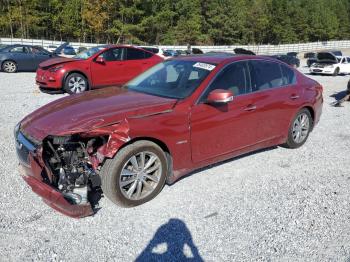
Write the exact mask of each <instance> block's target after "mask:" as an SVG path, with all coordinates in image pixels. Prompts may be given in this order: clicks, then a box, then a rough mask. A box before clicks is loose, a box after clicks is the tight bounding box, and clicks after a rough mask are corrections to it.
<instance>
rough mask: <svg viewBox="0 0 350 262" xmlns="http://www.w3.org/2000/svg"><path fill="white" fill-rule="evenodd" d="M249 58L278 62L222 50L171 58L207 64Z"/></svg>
mask: <svg viewBox="0 0 350 262" xmlns="http://www.w3.org/2000/svg"><path fill="white" fill-rule="evenodd" d="M251 59H263V60H270V61H275V62H279V60H277V59H275V58H272V57H266V56H256V55H238V54H233V53H225V52H222V53H221V52H219V53H215V52H213V53H206V54H201V55H189V56H178V57H176V58H172V60H183V61H193V62H202V63H209V64H221V63H228V62H234V61H239V60H251Z"/></svg>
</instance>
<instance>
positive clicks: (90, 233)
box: [0, 69, 350, 261]
mask: <svg viewBox="0 0 350 262" xmlns="http://www.w3.org/2000/svg"><path fill="white" fill-rule="evenodd" d="M302 70H306V69H302ZM313 78H315V79H316V80H317V81H319V82H320V83H321V84H322V85H323V86H324V91H325V92H324V97H325V105H324V111H323V116H322V119H321V121H320V123H319V125H318V126H317V127H316V129H315V130H314V132H313V133H312V134H311V136H310V138H309V140H308V142H307V143H306V144H305V145H304V146H303V147H302V148H300V149H297V150H288V149H284V148H280V147H277V148H275V149H271V150H266V151H264V152H259V153H254V154H251V155H248V156H245V157H241V158H238V159H235V160H232V161H227V162H225V163H222V164H220V165H216V166H213V167H211V168H207V169H204V170H201V171H198V172H196V173H195V174H193V175H191V176H189V177H187V178H185V179H182V180H180V181H179V182H177V183H175V184H174V185H172V186H165V188H164V189H163V191H162V192H161V193H160V195H158V197H156V198H155V199H154V200H152V201H151V202H149V203H146V204H144V205H142V206H139V207H136V208H132V209H122V208H119V207H117V206H115V205H113V204H112V203H111V202H109V201H108V200H107V199H105V198H104V199H102V200H101V202H100V205H101V209H100V211H99V212H98V213H97V214H96V215H95V216H93V217H88V218H85V219H81V220H75V219H70V218H68V217H65V216H63V215H60V214H59V213H56V212H55V211H53V210H52V209H51V208H49V207H47V206H46V205H45V204H44V203H43V202H42V201H41V200H40V198H39V197H37V196H36V195H35V194H34V193H32V192H31V190H30V189H29V187H28V186H27V185H26V184H25V183H24V181H22V179H21V178H20V176H19V172H18V170H17V160H16V156H15V150H14V141H13V134H12V129H13V127H14V125H15V124H16V123H17V122H18V121H19V120H20V119H22V118H23V117H24V116H25V115H26V114H28V113H29V112H31V111H33V110H35V109H37V108H38V107H40V106H41V105H44V104H46V103H48V102H49V101H52V100H55V99H57V98H59V97H62V96H63V95H47V94H42V93H40V92H38V91H37V89H36V88H35V86H34V84H33V83H34V74H33V73H18V74H4V73H0V97H1V104H0V110H1V112H2V114H0V133H1V139H0V147H1V150H0V171H1V176H0V183H1V185H2V190H1V191H0V192H1V193H0V196H1V201H0V254H1V257H0V260H1V261H90V260H97V261H133V260H135V259H137V258H138V259H139V261H150V260H157V259H159V260H166V261H172V260H177V261H180V260H185V259H186V258H191V257H192V258H193V259H194V260H201V259H203V260H205V261H247V260H249V261H251V260H261V261H281V260H282V261H350V205H349V201H350V190H349V186H350V172H349V170H350V161H349V152H350V123H349V120H350V103H345V104H344V107H340V108H334V107H331V106H329V103H330V102H332V101H334V98H332V97H331V96H332V95H334V94H336V93H339V92H340V91H343V90H345V89H346V83H347V81H348V79H349V77H348V76H338V77H328V76H314V77H313Z"/></svg>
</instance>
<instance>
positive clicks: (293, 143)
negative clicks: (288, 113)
mask: <svg viewBox="0 0 350 262" xmlns="http://www.w3.org/2000/svg"><path fill="white" fill-rule="evenodd" d="M312 126H313V120H312V117H311V114H310V111H309V110H308V109H306V108H303V109H302V110H300V111H299V112H298V113H297V114H296V116H295V117H294V119H293V121H292V124H291V126H290V127H289V131H288V139H287V142H286V144H285V146H286V147H288V148H298V147H301V146H302V145H303V144H304V143H305V142H306V140H307V138H308V137H309V134H310V132H311V130H312Z"/></svg>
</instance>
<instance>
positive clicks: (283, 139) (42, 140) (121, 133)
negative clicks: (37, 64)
mask: <svg viewBox="0 0 350 262" xmlns="http://www.w3.org/2000/svg"><path fill="white" fill-rule="evenodd" d="M322 90H323V89H322V86H321V85H320V84H319V83H317V82H316V81H314V80H311V79H310V78H308V77H306V76H305V75H303V74H301V73H299V72H298V71H297V70H295V69H293V68H290V67H289V66H288V65H286V64H284V63H282V62H279V61H277V60H274V59H272V58H267V57H259V56H244V55H243V56H242V55H236V56H233V55H226V54H211V55H200V56H188V57H179V58H175V59H173V60H169V61H165V62H162V63H160V64H158V65H156V66H154V67H152V68H151V69H149V70H148V71H146V72H144V73H142V74H141V75H139V76H138V77H136V78H135V79H133V80H131V81H130V82H128V83H127V84H126V85H125V86H124V87H122V88H120V87H110V88H105V89H99V90H94V91H91V92H87V93H85V94H77V95H72V96H70V97H65V98H62V99H59V100H57V101H54V102H52V103H50V104H48V105H45V106H44V107H42V108H40V109H38V110H37V111H35V112H33V113H31V114H30V115H28V116H27V117H25V118H24V119H23V120H22V121H21V122H20V123H19V124H18V125H17V126H16V128H15V138H16V148H17V154H18V157H19V161H20V166H21V169H22V174H23V178H24V179H25V181H26V182H27V183H28V184H29V185H30V186H31V187H32V189H33V191H34V192H36V193H37V194H38V195H40V196H41V197H42V198H43V200H44V201H45V202H46V203H47V204H48V205H50V206H51V207H53V208H54V209H56V210H58V211H60V212H62V213H64V214H66V215H68V216H71V217H84V216H88V215H91V214H93V212H94V211H93V210H94V204H93V203H94V202H95V201H94V199H95V198H94V194H95V193H96V192H103V194H104V195H105V196H106V197H107V198H108V199H110V200H111V201H112V202H113V203H115V204H117V205H120V206H124V207H131V206H137V205H140V204H142V203H145V202H147V201H149V200H151V199H152V198H154V197H155V196H156V195H157V194H158V193H159V192H160V191H161V190H162V188H163V186H164V184H165V183H173V182H174V181H176V180H177V179H179V178H180V177H181V176H183V175H185V174H188V173H189V172H191V171H193V170H195V169H198V168H200V167H204V166H208V165H210V164H213V163H217V162H219V161H222V160H225V159H229V158H232V157H235V156H238V155H242V154H245V153H247V152H252V151H255V150H258V149H261V148H266V147H271V146H276V145H284V146H286V147H289V148H297V147H300V146H301V145H303V144H304V143H305V141H306V140H307V138H308V136H309V133H310V132H311V131H312V129H313V128H314V126H315V125H316V124H317V123H318V121H319V119H320V116H321V112H322V105H323V97H322Z"/></svg>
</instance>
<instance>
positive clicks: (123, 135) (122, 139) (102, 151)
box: [82, 119, 131, 169]
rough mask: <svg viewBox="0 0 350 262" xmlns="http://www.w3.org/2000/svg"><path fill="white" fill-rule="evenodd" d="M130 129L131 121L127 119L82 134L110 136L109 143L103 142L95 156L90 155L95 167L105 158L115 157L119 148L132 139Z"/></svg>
mask: <svg viewBox="0 0 350 262" xmlns="http://www.w3.org/2000/svg"><path fill="white" fill-rule="evenodd" d="M129 131H130V128H129V123H128V121H127V120H126V119H125V120H123V121H121V122H119V123H116V124H113V125H108V126H103V127H97V128H95V129H93V130H91V131H89V132H85V133H83V134H82V136H87V137H94V136H108V140H107V143H105V144H103V145H102V146H101V147H99V148H98V149H97V153H96V155H95V156H90V159H91V161H92V162H93V167H94V168H95V169H96V168H97V167H98V165H100V164H101V163H102V162H103V161H104V159H105V158H112V157H114V155H115V154H116V153H117V151H118V150H119V148H120V147H121V146H123V145H124V144H125V143H127V142H129V141H130V140H131V138H130V136H129Z"/></svg>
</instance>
